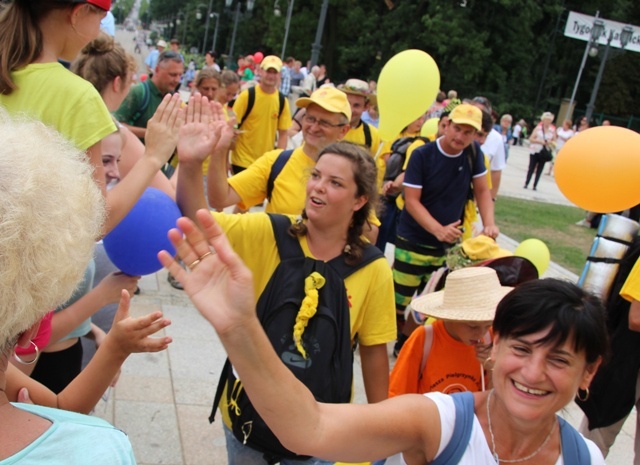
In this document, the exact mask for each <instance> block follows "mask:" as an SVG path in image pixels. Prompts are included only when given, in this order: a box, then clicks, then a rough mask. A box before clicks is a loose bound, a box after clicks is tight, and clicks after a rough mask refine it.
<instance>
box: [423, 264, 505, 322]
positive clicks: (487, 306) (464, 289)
mask: <svg viewBox="0 0 640 465" xmlns="http://www.w3.org/2000/svg"><path fill="white" fill-rule="evenodd" d="M511 289H513V288H511V287H506V286H501V285H500V280H499V279H498V275H497V274H496V272H495V270H492V269H491V268H485V267H470V268H462V269H461V270H456V271H453V272H451V273H450V274H449V275H448V276H447V281H446V283H445V285H444V290H442V291H438V292H433V293H431V294H425V295H423V296H421V297H418V298H417V299H415V300H414V301H413V302H411V307H412V308H413V309H414V310H416V311H418V312H420V313H424V314H425V315H429V316H433V317H435V318H440V319H443V320H459V321H492V320H493V317H494V315H495V313H496V307H497V306H498V302H500V300H502V298H503V297H504V296H505V295H506V294H508V293H509V291H511Z"/></svg>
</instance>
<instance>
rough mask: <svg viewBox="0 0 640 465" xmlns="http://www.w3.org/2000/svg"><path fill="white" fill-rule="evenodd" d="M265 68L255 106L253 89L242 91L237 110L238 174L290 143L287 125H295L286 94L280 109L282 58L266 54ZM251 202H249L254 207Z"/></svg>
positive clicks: (235, 166)
mask: <svg viewBox="0 0 640 465" xmlns="http://www.w3.org/2000/svg"><path fill="white" fill-rule="evenodd" d="M260 67H261V68H262V70H263V72H262V74H261V77H260V82H259V83H258V85H257V86H255V87H254V89H255V99H254V103H253V108H251V110H250V112H249V113H247V110H248V108H249V89H247V90H244V91H242V92H241V93H240V95H239V96H238V98H237V99H236V101H235V103H234V104H233V111H234V113H235V114H236V117H237V119H238V124H239V129H240V133H239V134H238V139H237V141H236V146H235V147H234V149H233V151H232V152H231V168H232V170H233V173H234V174H237V173H239V172H240V171H242V170H244V169H246V168H248V167H249V165H251V163H253V162H254V161H256V160H257V159H258V158H259V157H260V156H261V155H262V154H264V153H266V152H268V151H269V150H273V148H274V146H275V144H276V134H277V136H278V139H277V144H278V147H279V148H281V149H285V148H286V147H287V138H288V135H287V129H289V126H291V111H290V110H289V102H288V100H287V99H286V98H285V99H284V100H283V102H282V104H283V107H282V111H280V94H279V92H280V91H279V90H278V84H279V77H280V71H281V70H282V61H281V60H280V58H278V57H277V56H274V55H269V56H267V57H265V58H264V59H263V60H262V62H261V63H260ZM250 206H251V205H249V207H250Z"/></svg>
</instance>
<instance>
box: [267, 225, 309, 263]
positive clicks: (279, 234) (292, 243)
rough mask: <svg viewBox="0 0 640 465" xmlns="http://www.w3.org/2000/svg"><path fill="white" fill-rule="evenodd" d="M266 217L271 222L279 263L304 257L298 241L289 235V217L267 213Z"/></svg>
mask: <svg viewBox="0 0 640 465" xmlns="http://www.w3.org/2000/svg"><path fill="white" fill-rule="evenodd" d="M268 215H269V219H270V220H271V227H272V228H273V235H274V237H275V239H276V245H277V247H278V255H280V261H281V262H283V261H284V260H288V259H291V258H298V257H304V251H303V250H302V246H301V245H300V241H298V238H297V237H293V236H292V235H291V234H289V228H290V227H291V220H290V219H289V217H288V216H286V215H279V214H277V213H268Z"/></svg>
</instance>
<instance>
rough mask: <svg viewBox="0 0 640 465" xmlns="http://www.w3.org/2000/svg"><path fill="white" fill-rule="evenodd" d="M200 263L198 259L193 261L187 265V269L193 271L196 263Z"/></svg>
mask: <svg viewBox="0 0 640 465" xmlns="http://www.w3.org/2000/svg"><path fill="white" fill-rule="evenodd" d="M200 261H201V260H200V259H199V258H198V259H197V260H195V261H194V262H192V263H191V264H190V265H189V269H191V270H193V269H194V268H195V266H196V265H197V264H198V263H200Z"/></svg>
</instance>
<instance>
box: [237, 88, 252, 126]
mask: <svg viewBox="0 0 640 465" xmlns="http://www.w3.org/2000/svg"><path fill="white" fill-rule="evenodd" d="M247 92H248V94H247V95H248V100H247V109H246V110H245V112H244V115H242V119H241V120H240V123H239V124H238V127H240V126H242V123H244V122H245V120H246V119H247V116H249V113H251V110H253V105H254V104H255V103H256V88H255V87H249V89H248V90H247Z"/></svg>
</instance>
